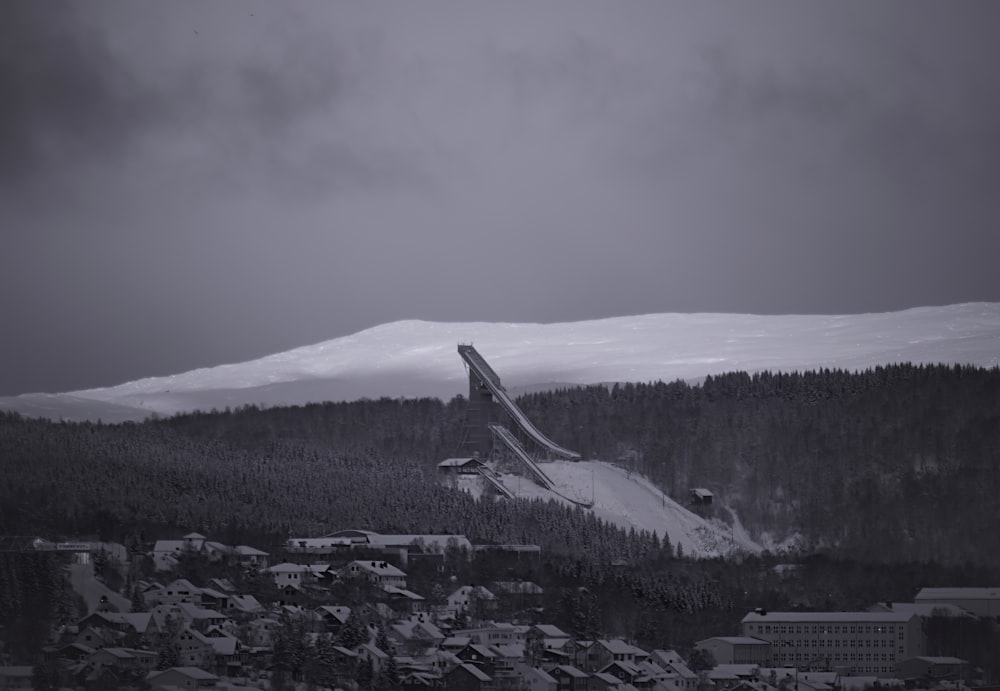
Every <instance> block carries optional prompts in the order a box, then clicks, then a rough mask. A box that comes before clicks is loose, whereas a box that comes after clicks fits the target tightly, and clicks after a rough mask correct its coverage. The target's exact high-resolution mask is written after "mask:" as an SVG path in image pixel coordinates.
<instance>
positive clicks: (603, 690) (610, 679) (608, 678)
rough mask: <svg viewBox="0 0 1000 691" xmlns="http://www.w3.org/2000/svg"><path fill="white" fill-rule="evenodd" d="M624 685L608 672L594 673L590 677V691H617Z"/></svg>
mask: <svg viewBox="0 0 1000 691" xmlns="http://www.w3.org/2000/svg"><path fill="white" fill-rule="evenodd" d="M624 684H625V682H624V681H622V680H621V679H619V678H618V677H616V676H614V675H612V674H608V673H607V672H594V673H593V674H591V675H590V691H615V690H616V689H620V688H622V687H623V685H624Z"/></svg>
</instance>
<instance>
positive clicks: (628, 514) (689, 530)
mask: <svg viewBox="0 0 1000 691" xmlns="http://www.w3.org/2000/svg"><path fill="white" fill-rule="evenodd" d="M540 465H541V468H542V470H543V471H545V473H546V474H547V475H548V476H549V477H550V478H552V481H553V482H554V483H555V484H556V489H557V490H558V492H552V491H550V490H547V489H544V488H542V487H541V486H539V485H537V484H535V483H534V482H532V481H531V480H529V479H528V478H526V477H521V476H519V475H515V474H506V475H503V476H502V479H503V483H504V485H506V486H507V487H508V488H509V489H510V490H511V491H512V492H514V494H516V495H517V496H519V497H524V498H526V499H534V498H540V499H555V500H557V501H561V502H564V503H566V504H570V503H571V502H570V501H568V500H573V501H578V502H583V503H588V504H589V503H590V502H591V498H593V501H594V506H593V511H594V513H595V514H596V515H597V517H598V518H601V519H602V520H605V521H608V522H611V523H614V524H616V525H619V526H621V527H623V528H631V527H634V528H635V529H636V530H640V529H645V530H651V531H654V532H655V533H656V534H657V535H659V536H660V538H662V537H663V535H664V533H666V534H667V535H668V536H669V538H670V542H671V543H673V544H674V545H675V546H676V545H677V544H680V545H681V547H682V548H683V549H684V553H685V554H687V555H690V556H701V557H714V556H722V555H727V554H732V553H734V552H760V551H761V549H762V548H761V546H760V545H758V544H757V543H755V542H754V541H753V540H751V539H750V536H749V535H747V534H746V532H745V531H734V530H732V529H730V528H728V527H724V526H722V525H721V524H720V523H716V522H712V521H706V520H705V519H704V518H702V517H700V516H698V515H697V514H695V513H693V512H691V511H689V510H688V509H686V508H684V507H683V506H681V505H680V504H678V503H677V502H675V501H674V500H673V499H671V498H670V497H668V496H666V495H665V494H663V492H661V491H660V490H659V489H657V488H656V486H655V485H654V484H653V483H652V482H650V481H649V480H648V479H646V478H645V477H642V476H640V475H638V474H636V473H631V472H629V471H627V470H625V469H623V468H620V467H618V466H616V465H612V464H610V463H604V462H601V461H579V462H574V461H553V462H549V463H542V464H540Z"/></svg>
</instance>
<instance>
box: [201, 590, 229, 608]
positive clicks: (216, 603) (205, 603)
mask: <svg viewBox="0 0 1000 691" xmlns="http://www.w3.org/2000/svg"><path fill="white" fill-rule="evenodd" d="M200 590H201V602H200V604H201V606H202V607H204V608H205V609H211V610H214V611H216V612H225V611H226V610H227V609H229V608H230V606H231V604H230V603H231V599H230V598H231V597H232V595H231V594H230V593H223V592H221V591H218V590H216V589H214V588H201V589H200Z"/></svg>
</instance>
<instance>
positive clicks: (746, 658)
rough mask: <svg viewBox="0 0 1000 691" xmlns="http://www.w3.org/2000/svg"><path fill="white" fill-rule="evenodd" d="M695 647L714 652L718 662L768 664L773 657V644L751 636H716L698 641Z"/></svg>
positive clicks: (713, 654)
mask: <svg viewBox="0 0 1000 691" xmlns="http://www.w3.org/2000/svg"><path fill="white" fill-rule="evenodd" d="M695 648H700V649H702V650H707V651H709V652H710V653H712V657H714V658H715V661H716V663H718V664H733V663H735V664H753V665H766V664H768V662H769V661H770V659H771V644H770V643H769V642H767V641H764V640H761V639H759V638H751V637H749V636H715V637H713V638H706V639H704V640H701V641H698V642H697V643H695Z"/></svg>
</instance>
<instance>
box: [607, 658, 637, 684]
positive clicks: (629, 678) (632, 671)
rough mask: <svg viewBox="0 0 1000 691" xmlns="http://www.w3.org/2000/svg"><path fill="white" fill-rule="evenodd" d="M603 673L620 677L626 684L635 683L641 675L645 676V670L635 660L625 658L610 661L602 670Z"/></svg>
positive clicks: (616, 677)
mask: <svg viewBox="0 0 1000 691" xmlns="http://www.w3.org/2000/svg"><path fill="white" fill-rule="evenodd" d="M599 671H600V673H601V674H606V675H609V676H612V677H614V678H615V679H619V680H621V681H622V682H624V683H626V684H633V683H635V681H636V680H637V679H639V677H641V676H643V671H642V670H641V669H640V668H639V667H638V665H636V664H635V663H633V662H626V661H625V660H615V661H613V662H610V663H608V664H607V665H606V666H605V667H602V668H601V669H600V670H599Z"/></svg>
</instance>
